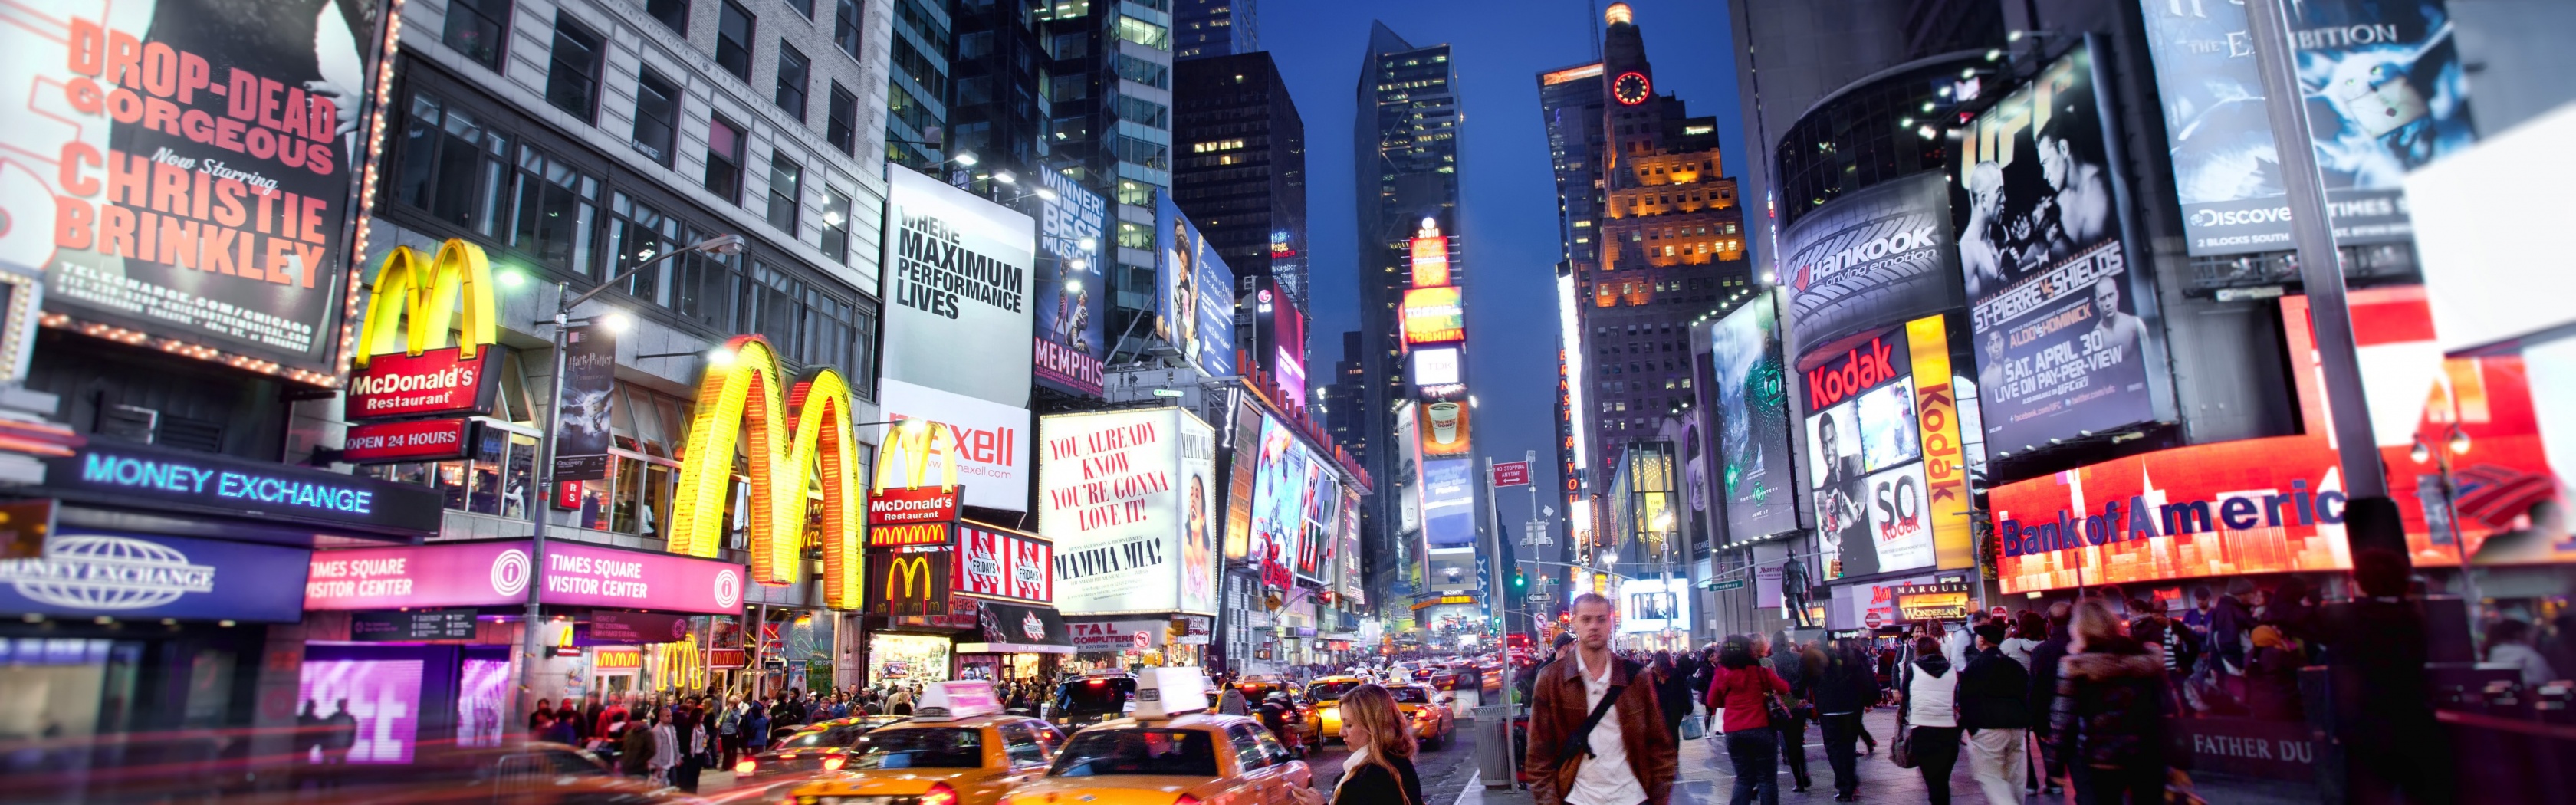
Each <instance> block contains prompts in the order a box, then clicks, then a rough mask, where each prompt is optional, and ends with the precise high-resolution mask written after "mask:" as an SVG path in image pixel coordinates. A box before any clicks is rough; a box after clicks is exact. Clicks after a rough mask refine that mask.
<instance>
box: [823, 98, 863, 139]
mask: <svg viewBox="0 0 2576 805" xmlns="http://www.w3.org/2000/svg"><path fill="white" fill-rule="evenodd" d="M823 117H824V120H823V139H824V140H825V141H828V142H830V143H831V144H832V147H834V148H839V149H841V153H844V154H856V153H858V147H859V96H857V95H852V94H850V91H849V90H848V89H846V88H843V87H842V86H841V82H838V81H834V82H832V95H831V98H830V105H829V106H826V107H824V109H823Z"/></svg>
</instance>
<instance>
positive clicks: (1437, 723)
mask: <svg viewBox="0 0 2576 805" xmlns="http://www.w3.org/2000/svg"><path fill="white" fill-rule="evenodd" d="M1386 692H1388V693H1391V694H1394V695H1395V709H1396V711H1398V712H1401V713H1403V714H1404V718H1405V720H1407V721H1410V722H1412V723H1413V739H1414V740H1416V741H1420V742H1421V743H1422V748H1424V749H1438V748H1440V747H1443V746H1447V745H1448V744H1449V735H1450V734H1451V733H1452V732H1455V731H1456V730H1457V721H1456V718H1457V717H1456V716H1454V715H1452V714H1451V713H1450V712H1449V702H1450V700H1451V695H1450V694H1448V693H1444V692H1441V691H1436V690H1432V689H1431V686H1430V685H1389V686H1387V689H1386Z"/></svg>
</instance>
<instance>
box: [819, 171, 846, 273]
mask: <svg viewBox="0 0 2576 805" xmlns="http://www.w3.org/2000/svg"><path fill="white" fill-rule="evenodd" d="M822 246H823V254H824V256H826V257H830V258H832V260H833V261H834V262H839V263H847V262H849V261H850V194H848V193H844V192H841V191H840V189H839V188H835V187H833V186H831V185H824V186H823V242H822Z"/></svg>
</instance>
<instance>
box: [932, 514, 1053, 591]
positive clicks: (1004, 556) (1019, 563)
mask: <svg viewBox="0 0 2576 805" xmlns="http://www.w3.org/2000/svg"><path fill="white" fill-rule="evenodd" d="M955 556H956V559H955V564H954V566H953V567H952V568H951V572H952V573H953V574H954V575H953V579H952V583H951V586H950V588H949V590H950V592H953V593H959V594H964V595H974V596H983V597H989V598H1002V599H1008V600H1012V601H1026V602H1029V603H1034V604H1048V603H1053V602H1054V601H1055V543H1053V542H1049V541H1047V540H1045V539H1043V538H1040V537H1037V536H1035V535H1031V534H1022V533H1019V532H1014V531H1003V530H1000V529H995V528H992V527H990V526H979V525H973V524H963V525H960V526H959V527H958V529H957V551H956V553H955Z"/></svg>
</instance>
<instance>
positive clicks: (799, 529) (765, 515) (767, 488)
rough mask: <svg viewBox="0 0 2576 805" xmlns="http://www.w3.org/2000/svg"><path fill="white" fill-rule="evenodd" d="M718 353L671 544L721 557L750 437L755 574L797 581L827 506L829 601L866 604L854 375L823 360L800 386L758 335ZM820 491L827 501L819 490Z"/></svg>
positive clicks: (685, 469) (837, 605) (690, 446)
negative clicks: (811, 514) (857, 506)
mask: <svg viewBox="0 0 2576 805" xmlns="http://www.w3.org/2000/svg"><path fill="white" fill-rule="evenodd" d="M715 355H716V356H717V357H716V358H714V359H711V360H709V361H708V364H707V370H706V377H705V378H704V379H702V380H700V381H699V383H698V398H697V406H696V408H695V410H694V411H693V413H692V415H691V418H690V423H689V437H688V441H687V452H685V453H683V454H681V462H680V481H679V488H678V489H677V490H676V491H675V492H674V494H673V495H672V500H671V509H672V516H671V539H670V546H671V552H672V553H679V554H687V555H690V556H706V557H712V556H715V555H716V551H717V549H719V548H721V547H722V546H723V545H724V540H725V502H726V499H727V498H728V497H729V496H730V494H731V492H730V488H731V485H732V480H733V470H734V456H735V452H736V448H737V446H738V445H737V444H736V442H747V443H746V444H743V445H739V446H740V447H742V448H745V449H744V452H746V453H747V454H748V455H749V458H750V462H749V463H750V471H749V474H750V476H751V489H750V493H751V494H750V503H751V506H750V508H751V511H750V512H748V513H749V514H750V523H749V528H748V529H747V530H748V532H749V534H748V535H747V536H748V537H749V539H750V549H751V550H750V553H751V580H752V581H754V582H757V583H760V584H771V585H784V584H793V583H795V582H796V576H797V574H798V570H799V568H800V566H801V565H802V564H803V562H802V561H801V560H800V558H799V552H800V551H801V549H803V547H804V546H805V544H806V536H805V523H806V511H807V506H808V505H809V504H810V505H812V506H815V507H819V508H820V509H821V512H820V515H821V517H820V518H819V519H820V523H819V527H818V528H817V529H816V536H815V538H814V541H815V542H817V543H819V544H821V546H822V548H823V579H822V581H823V603H824V605H825V606H828V607H831V608H833V609H859V608H860V607H861V606H863V605H865V604H866V603H867V599H866V598H865V596H864V594H865V590H866V580H865V576H864V575H863V573H862V572H861V566H860V560H861V559H863V558H864V555H863V554H862V553H861V551H863V550H864V548H862V547H861V545H860V541H859V537H860V532H861V531H862V526H861V523H860V520H861V519H863V518H862V516H861V515H860V513H859V512H857V511H854V510H853V507H852V506H851V505H850V503H851V502H855V501H860V500H864V499H865V497H864V495H863V494H862V490H863V487H861V486H860V485H859V470H858V467H859V463H858V441H857V438H856V436H855V435H854V434H852V433H851V430H850V424H851V419H850V386H849V382H848V381H847V380H846V379H845V378H843V377H842V376H841V373H840V372H838V371H836V370H833V369H831V368H828V367H817V368H813V369H808V370H807V371H806V373H805V375H804V376H803V377H799V378H797V379H796V380H795V381H794V382H793V383H790V382H789V381H788V380H787V378H786V377H785V376H784V375H783V374H782V370H781V369H780V368H779V365H778V354H777V352H776V351H775V350H774V349H772V348H771V347H770V345H769V340H768V339H766V338H763V337H761V336H758V335H737V336H734V337H733V338H732V340H729V341H727V342H725V346H724V348H723V349H722V350H720V351H718V352H716V353H715ZM791 422H793V423H794V427H793V428H792V429H791V428H790V427H789V423H791ZM817 485H819V486H820V487H821V488H820V489H819V490H817V489H814V488H813V487H815V486H817ZM817 491H819V492H820V493H821V496H820V498H819V499H815V498H813V497H812V493H814V492H817ZM942 566H943V567H944V566H945V565H942Z"/></svg>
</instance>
